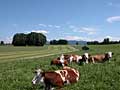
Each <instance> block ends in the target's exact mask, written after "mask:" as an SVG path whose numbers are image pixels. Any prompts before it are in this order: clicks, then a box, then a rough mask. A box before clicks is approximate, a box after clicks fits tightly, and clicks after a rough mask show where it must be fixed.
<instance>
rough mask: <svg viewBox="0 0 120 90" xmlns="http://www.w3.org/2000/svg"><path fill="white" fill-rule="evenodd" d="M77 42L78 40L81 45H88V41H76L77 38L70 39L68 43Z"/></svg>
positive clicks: (73, 43)
mask: <svg viewBox="0 0 120 90" xmlns="http://www.w3.org/2000/svg"><path fill="white" fill-rule="evenodd" d="M77 42H78V44H79V45H86V44H87V42H86V41H76V40H69V41H68V44H70V45H75V44H76V43H77Z"/></svg>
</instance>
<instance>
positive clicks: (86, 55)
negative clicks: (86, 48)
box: [81, 53, 91, 64]
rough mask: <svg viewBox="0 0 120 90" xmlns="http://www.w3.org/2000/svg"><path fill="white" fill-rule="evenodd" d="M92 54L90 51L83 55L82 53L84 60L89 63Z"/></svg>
mask: <svg viewBox="0 0 120 90" xmlns="http://www.w3.org/2000/svg"><path fill="white" fill-rule="evenodd" d="M90 56H91V55H90V54H89V53H84V54H83V55H82V60H81V61H82V62H85V63H87V64H88V63H89V58H90Z"/></svg>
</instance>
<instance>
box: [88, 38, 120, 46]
mask: <svg viewBox="0 0 120 90" xmlns="http://www.w3.org/2000/svg"><path fill="white" fill-rule="evenodd" d="M119 43H120V41H110V40H109V38H105V39H104V40H103V41H102V42H99V41H91V42H87V44H88V45H104V44H119Z"/></svg>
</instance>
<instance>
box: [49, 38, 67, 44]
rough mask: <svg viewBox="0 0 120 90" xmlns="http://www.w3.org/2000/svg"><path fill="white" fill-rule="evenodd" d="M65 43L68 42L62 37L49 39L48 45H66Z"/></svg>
mask: <svg viewBox="0 0 120 90" xmlns="http://www.w3.org/2000/svg"><path fill="white" fill-rule="evenodd" d="M66 44H68V41H67V40H64V39H60V40H51V41H50V45H66Z"/></svg>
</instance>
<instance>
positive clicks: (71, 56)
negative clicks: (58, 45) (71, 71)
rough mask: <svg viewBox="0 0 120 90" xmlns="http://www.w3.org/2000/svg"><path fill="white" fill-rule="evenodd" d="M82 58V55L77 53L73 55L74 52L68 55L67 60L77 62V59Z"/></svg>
mask: <svg viewBox="0 0 120 90" xmlns="http://www.w3.org/2000/svg"><path fill="white" fill-rule="evenodd" d="M80 60H82V56H79V55H75V54H72V55H70V57H69V62H70V63H71V62H76V63H79V61H80Z"/></svg>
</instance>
